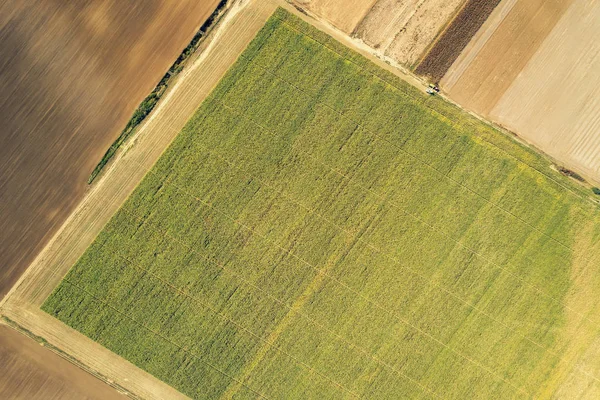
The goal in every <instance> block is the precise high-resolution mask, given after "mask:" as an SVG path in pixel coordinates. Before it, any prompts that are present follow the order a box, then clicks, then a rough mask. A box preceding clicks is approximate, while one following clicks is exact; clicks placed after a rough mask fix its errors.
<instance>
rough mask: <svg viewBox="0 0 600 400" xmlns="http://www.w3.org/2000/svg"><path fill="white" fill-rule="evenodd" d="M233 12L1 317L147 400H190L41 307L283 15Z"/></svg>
mask: <svg viewBox="0 0 600 400" xmlns="http://www.w3.org/2000/svg"><path fill="white" fill-rule="evenodd" d="M246 3H248V2H245V6H244V7H242V6H240V5H239V2H238V4H237V5H235V6H233V8H232V9H231V10H230V11H229V13H228V15H227V16H225V17H224V18H225V20H223V21H221V23H220V25H219V26H218V28H217V29H216V30H215V31H213V32H212V34H211V37H210V38H209V40H208V41H206V42H205V43H204V44H203V45H202V46H201V47H200V49H199V53H200V55H199V56H192V60H191V62H190V65H188V67H187V68H186V69H185V70H184V71H183V73H182V74H181V75H180V76H179V77H178V80H177V82H176V83H175V85H174V86H173V87H172V89H171V90H170V91H169V92H168V93H167V94H166V95H165V97H163V100H161V103H160V104H159V105H158V107H157V109H156V110H155V111H154V112H153V113H152V114H151V115H150V117H149V118H148V119H147V121H145V122H144V124H143V125H142V126H141V128H140V129H139V132H138V134H137V137H136V138H135V140H134V141H133V142H131V143H129V145H128V146H129V148H128V149H127V151H123V152H121V153H120V154H119V155H118V156H117V158H116V159H115V161H114V162H113V163H112V164H110V166H109V167H108V170H107V171H105V173H104V174H103V175H102V177H101V178H100V179H99V180H98V181H97V182H96V183H95V184H94V186H93V187H92V189H91V190H90V192H89V193H88V194H87V195H86V196H85V197H84V199H83V201H82V202H81V203H80V205H79V206H78V207H77V208H76V210H75V211H74V212H73V213H72V214H71V216H70V217H69V218H68V219H67V221H66V223H65V224H64V225H63V226H62V227H61V228H60V229H59V231H58V232H57V234H56V235H55V236H54V237H53V238H52V240H51V241H50V242H49V243H48V245H47V246H46V247H45V248H44V250H43V251H42V252H41V253H40V254H39V255H38V257H37V258H36V259H35V261H34V262H33V263H32V264H31V266H30V267H29V269H28V270H27V271H26V273H25V274H24V275H23V276H22V277H21V279H20V280H19V282H18V283H17V284H16V285H15V286H14V287H13V289H12V290H11V291H10V292H9V294H8V295H7V296H6V298H5V299H4V300H3V301H2V302H0V313H1V314H2V315H5V316H7V317H8V318H10V319H11V320H13V321H15V322H16V323H18V324H19V325H21V326H22V327H24V328H26V329H27V330H29V331H31V332H33V333H34V334H36V335H38V336H41V337H43V338H44V339H46V340H48V342H49V343H51V344H52V345H53V346H56V347H57V348H60V349H61V350H63V351H65V352H66V353H67V354H69V355H70V356H72V357H73V358H75V359H77V360H79V361H80V362H81V363H82V364H84V365H86V366H87V367H88V368H89V369H90V370H92V371H95V372H98V373H100V374H101V375H103V376H105V377H107V378H108V379H110V380H112V381H113V382H115V383H117V384H118V385H119V386H121V387H123V388H125V389H127V390H128V391H130V392H131V393H134V394H135V395H138V396H140V397H142V398H146V399H178V398H181V399H183V398H186V397H185V396H183V395H182V394H180V393H178V392H177V391H175V390H174V389H172V388H171V387H169V386H168V385H166V384H164V383H162V382H161V381H159V380H158V379H156V378H154V377H153V376H151V375H149V374H148V373H146V372H144V371H142V370H141V369H139V368H137V367H135V366H134V365H133V364H131V363H129V362H128V361H126V360H124V359H122V358H121V357H119V356H117V355H115V354H114V353H112V352H110V351H109V350H107V349H105V348H104V347H102V346H100V345H99V344H97V343H95V342H93V341H92V340H91V339H89V338H87V337H85V336H83V335H82V334H80V333H78V332H76V331H74V330H73V329H71V328H69V327H68V326H66V325H64V324H63V323H61V322H60V321H58V320H56V319H54V318H52V317H51V316H49V315H48V314H46V313H44V312H42V311H41V310H40V308H39V307H40V305H41V303H42V302H43V301H44V299H45V298H46V297H47V296H48V295H49V293H50V292H51V291H52V290H53V289H54V287H55V286H56V285H57V284H58V282H59V281H60V280H61V279H62V277H63V276H64V274H65V273H66V272H67V270H68V269H69V268H70V267H71V266H72V265H73V264H74V262H75V261H76V260H77V258H78V257H79V256H80V255H81V254H82V253H83V252H84V250H85V249H86V248H87V247H88V246H89V244H90V243H91V242H92V240H93V239H94V238H95V236H96V235H97V234H98V232H99V231H100V230H101V229H102V227H103V226H104V224H105V223H106V222H107V221H108V219H109V218H110V217H111V216H112V214H113V213H114V212H115V211H116V210H117V209H118V207H119V206H120V205H121V204H122V203H123V201H124V200H125V199H126V198H127V196H128V195H129V194H130V193H131V191H133V189H134V188H135V187H136V186H137V184H138V183H139V182H140V180H141V179H142V177H143V176H144V175H145V173H146V172H147V171H148V170H149V169H150V168H151V167H152V165H153V164H154V163H155V162H156V160H157V159H158V157H159V156H160V155H161V154H162V152H163V151H164V150H165V148H166V147H167V146H168V144H169V143H170V142H171V141H172V140H173V139H174V137H175V136H176V135H177V133H178V132H179V131H180V130H181V128H182V127H183V126H184V124H185V123H186V122H187V120H188V119H189V118H190V117H191V116H192V114H193V112H194V111H195V110H196V108H197V107H198V106H199V105H200V104H201V102H202V101H203V99H204V98H205V97H206V96H207V95H208V93H209V92H210V90H211V89H212V88H213V87H214V86H215V85H216V84H217V82H218V81H219V80H220V78H221V77H222V75H223V74H224V73H225V71H226V70H227V69H228V68H229V67H230V66H231V65H232V64H233V62H234V61H235V60H236V59H237V57H238V56H239V54H240V53H241V52H242V51H243V49H245V48H246V46H247V44H248V43H249V42H250V40H251V39H252V38H253V37H254V36H255V35H256V33H257V32H258V30H259V29H260V28H261V27H262V26H263V25H264V23H265V22H266V20H267V19H268V18H269V17H270V16H271V14H272V13H273V11H274V10H275V8H276V3H275V2H274V1H271V0H252V1H250V3H249V4H246Z"/></svg>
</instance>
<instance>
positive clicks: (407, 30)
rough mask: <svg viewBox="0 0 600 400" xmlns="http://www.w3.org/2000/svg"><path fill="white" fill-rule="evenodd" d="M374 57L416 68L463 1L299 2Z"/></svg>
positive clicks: (333, 0)
mask: <svg viewBox="0 0 600 400" xmlns="http://www.w3.org/2000/svg"><path fill="white" fill-rule="evenodd" d="M296 3H297V4H298V5H300V6H301V7H303V8H306V9H307V10H309V11H310V12H312V13H314V14H315V15H317V16H319V17H321V18H323V19H325V20H327V21H329V22H331V23H332V24H333V25H334V26H336V27H337V28H338V29H340V30H342V31H343V32H346V33H348V34H351V35H352V36H353V37H356V38H358V39H360V40H363V41H364V42H365V43H366V44H367V45H369V46H371V47H372V48H373V50H374V52H375V53H377V54H379V55H381V56H386V57H389V58H391V59H392V60H394V61H395V62H398V63H400V64H403V65H406V66H410V65H412V64H414V63H415V62H416V61H417V60H418V59H419V58H420V57H421V55H422V54H423V52H424V51H425V50H426V49H427V47H428V46H429V45H430V44H431V42H432V41H433V40H434V38H435V37H436V35H437V34H438V32H439V31H440V30H441V29H442V28H443V27H444V26H445V24H446V23H447V22H448V20H449V19H450V18H451V17H452V16H453V15H454V14H455V13H456V11H457V9H458V8H459V7H460V6H461V5H462V4H463V3H464V0H376V1H373V0H369V1H362V0H352V1H343V0H296Z"/></svg>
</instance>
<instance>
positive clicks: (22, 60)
mask: <svg viewBox="0 0 600 400" xmlns="http://www.w3.org/2000/svg"><path fill="white" fill-rule="evenodd" d="M217 3H218V0H204V1H195V0H183V1H167V2H164V1H158V0H136V1H121V0H108V1H96V0H83V1H77V2H68V1H36V0H8V1H4V2H2V3H0V54H2V56H3V57H2V59H1V60H0V93H2V94H3V96H2V98H0V126H1V127H2V128H1V129H2V135H0V297H3V296H4V294H5V293H6V292H7V291H8V289H9V288H10V287H11V286H12V285H13V284H14V282H15V281H16V280H17V279H18V277H19V275H20V274H21V273H22V272H23V271H24V270H25V268H26V267H27V266H28V265H29V263H31V261H32V260H33V258H34V257H35V255H36V254H37V253H38V252H39V251H40V250H41V248H42V247H43V245H44V243H45V242H46V241H47V240H48V239H49V238H50V237H51V236H52V234H53V233H54V232H56V229H57V227H59V226H60V225H61V224H62V222H64V220H65V218H66V217H67V216H68V215H69V214H70V213H71V211H72V210H73V208H74V207H75V205H76V204H77V203H78V202H79V201H80V200H81V198H82V196H83V195H84V194H85V191H86V183H85V182H86V179H87V177H88V176H89V174H90V172H91V170H92V169H93V168H94V166H95V165H96V163H97V162H98V161H99V159H100V157H101V156H102V154H103V153H104V151H106V149H107V148H108V146H109V145H110V143H111V142H112V141H113V140H114V139H115V137H116V136H117V135H118V134H119V131H120V129H122V127H123V126H124V125H125V123H126V122H127V120H128V119H129V117H130V115H131V114H132V112H133V110H134V109H135V108H136V107H137V105H138V104H139V103H140V101H141V100H142V99H143V98H144V97H145V96H146V95H147V94H148V93H149V92H150V91H151V90H152V88H153V87H154V86H155V84H156V83H157V82H158V81H159V80H160V78H161V77H162V75H163V74H164V73H165V71H166V70H167V69H168V68H169V66H170V64H171V63H172V62H173V61H174V60H175V58H176V57H177V55H178V54H179V53H180V52H181V50H182V49H183V48H184V47H185V46H186V45H187V43H188V42H189V40H190V39H191V37H192V36H193V35H194V33H195V32H196V30H197V28H198V27H199V26H200V25H201V24H202V23H203V22H204V20H205V19H206V18H207V17H208V16H209V15H210V14H211V13H212V11H213V10H214V8H215V6H216V4H217Z"/></svg>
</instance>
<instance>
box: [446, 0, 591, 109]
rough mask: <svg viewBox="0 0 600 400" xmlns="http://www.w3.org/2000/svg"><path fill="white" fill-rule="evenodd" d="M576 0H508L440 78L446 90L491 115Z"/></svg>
mask: <svg viewBox="0 0 600 400" xmlns="http://www.w3.org/2000/svg"><path fill="white" fill-rule="evenodd" d="M584 1H585V0H584ZM571 2H572V0H517V1H516V3H515V2H514V1H513V0H504V1H503V2H502V3H500V5H499V6H498V7H497V8H496V10H495V11H494V12H493V13H492V15H491V16H490V18H489V20H488V21H487V22H486V23H485V24H484V25H483V26H482V28H481V29H480V30H479V32H478V33H477V35H476V36H475V37H474V38H473V40H471V43H470V44H469V46H467V48H466V49H465V51H463V53H462V54H461V56H460V57H459V58H458V59H457V60H456V62H455V63H454V65H453V66H452V67H451V68H450V70H449V71H448V73H447V74H446V76H445V77H444V79H443V80H442V81H441V84H442V86H443V87H444V89H445V90H446V91H447V92H448V93H449V94H450V96H451V97H452V98H453V99H454V100H455V101H456V102H458V103H459V104H461V105H463V106H464V107H466V108H469V109H472V110H474V111H476V112H478V113H481V114H484V115H487V114H488V113H489V112H490V111H491V110H492V108H494V106H495V105H496V104H497V103H498V101H499V100H500V98H501V97H502V96H503V94H504V92H506V90H508V88H509V87H510V85H511V84H512V82H513V81H514V80H515V78H516V77H517V76H518V75H519V73H520V72H521V70H522V69H523V68H524V67H525V65H527V63H528V62H529V60H530V59H531V57H533V55H534V54H535V53H536V51H537V50H538V49H539V47H540V46H541V45H542V43H543V42H544V40H545V39H546V37H547V36H548V34H549V33H550V32H551V31H552V29H553V28H554V26H555V25H556V23H557V22H558V21H559V19H560V18H561V16H562V15H563V14H564V13H565V11H566V10H567V9H568V8H569V5H570V3H571ZM513 3H514V4H513ZM507 9H508V12H507ZM499 16H502V17H500V18H499ZM465 60H466V61H465Z"/></svg>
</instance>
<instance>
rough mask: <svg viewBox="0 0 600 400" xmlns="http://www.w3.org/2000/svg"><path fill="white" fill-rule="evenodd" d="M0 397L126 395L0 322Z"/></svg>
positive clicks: (109, 397) (49, 398)
mask: <svg viewBox="0 0 600 400" xmlns="http://www.w3.org/2000/svg"><path fill="white" fill-rule="evenodd" d="M0 364H1V365H2V374H0V398H2V399H31V400H36V399H46V400H53V399H65V400H69V399H97V400H104V399H106V400H112V399H115V400H116V399H126V398H127V397H126V396H125V395H123V394H120V393H118V392H117V391H115V390H114V389H112V388H111V387H109V386H108V385H106V384H105V383H104V382H102V381H100V380H98V379H97V378H95V377H93V376H92V375H90V374H88V373H87V372H85V371H83V370H81V369H79V368H78V367H76V366H75V365H73V364H71V363H70V362H68V361H67V360H64V359H63V358H61V357H60V356H58V355H57V354H54V353H53V352H52V351H50V350H48V349H45V348H44V347H42V346H41V345H39V344H38V343H36V342H34V341H33V340H31V339H29V338H28V337H26V336H24V335H21V334H20V333H18V332H17V331H15V330H13V329H11V328H9V327H7V326H4V325H0Z"/></svg>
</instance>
